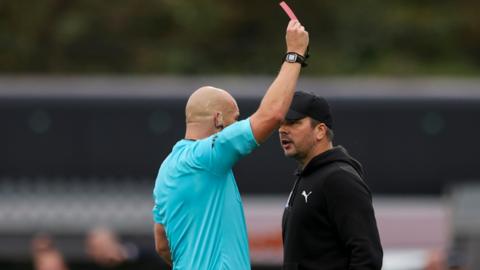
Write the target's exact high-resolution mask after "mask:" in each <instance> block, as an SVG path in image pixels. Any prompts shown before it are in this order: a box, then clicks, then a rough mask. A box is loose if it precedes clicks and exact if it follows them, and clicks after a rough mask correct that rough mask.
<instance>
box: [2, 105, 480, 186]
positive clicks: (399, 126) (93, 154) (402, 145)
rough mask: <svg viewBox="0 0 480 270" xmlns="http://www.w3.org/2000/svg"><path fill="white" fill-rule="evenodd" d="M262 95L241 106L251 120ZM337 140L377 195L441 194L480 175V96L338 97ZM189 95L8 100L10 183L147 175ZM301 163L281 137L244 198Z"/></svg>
mask: <svg viewBox="0 0 480 270" xmlns="http://www.w3.org/2000/svg"><path fill="white" fill-rule="evenodd" d="M259 101H260V100H259V99H258V100H257V99H240V100H238V103H239V106H240V110H241V114H242V118H244V117H246V116H248V115H250V114H251V113H252V112H253V111H254V110H255V109H256V107H257V105H258V103H259ZM330 101H331V104H332V107H333V112H334V116H335V144H341V145H344V146H345V147H346V148H347V149H349V151H350V152H351V154H352V155H353V156H355V157H356V158H357V159H359V160H360V161H361V162H362V163H363V165H364V167H365V169H366V172H367V182H368V183H369V184H370V187H371V189H372V190H373V192H374V193H376V194H405V193H407V194H427V193H429V194H438V193H440V192H442V191H443V190H444V188H445V187H446V185H448V184H449V183H451V182H453V181H464V180H472V179H480V170H479V168H480V159H479V158H478V153H479V150H480V143H479V142H478V141H479V139H480V127H479V124H478V123H480V120H479V119H480V100H442V99H437V100H427V99H420V100H411V99H403V100H400V99H378V98H377V99H370V100H368V99H331V100H330ZM185 102H186V99H183V98H182V99H169V100H166V99H148V100H147V99H146V100H139V99H135V100H126V99H123V100H122V99H112V100H105V99H103V100H89V99H65V100H61V99H51V100H49V99H41V100H25V99H18V100H16V99H3V100H0V130H1V132H0V177H24V176H25V177H91V176H96V177H142V178H143V177H146V178H151V179H152V181H153V179H154V178H155V176H156V172H157V170H158V167H159V165H160V163H161V161H162V159H163V158H164V157H165V156H166V155H167V153H168V152H169V150H170V149H171V147H172V145H173V144H174V143H175V142H176V141H177V140H178V139H180V138H182V137H183V135H184V113H183V111H184V106H185ZM295 167H296V164H295V162H294V161H293V160H289V159H286V158H285V157H283V155H282V151H281V149H280V146H279V144H278V136H277V134H276V133H275V134H273V136H272V138H270V139H269V141H268V142H266V143H265V144H264V145H263V146H262V147H260V148H259V149H257V150H256V151H255V152H254V153H253V154H252V155H251V156H249V157H247V158H245V159H244V160H242V161H241V162H240V163H239V164H238V165H237V166H236V167H235V172H236V176H237V180H238V184H239V187H240V190H241V192H242V193H244V194H245V193H262V194H266V193H287V192H288V191H289V189H290V187H291V185H292V183H293V176H292V173H293V171H294V169H295Z"/></svg>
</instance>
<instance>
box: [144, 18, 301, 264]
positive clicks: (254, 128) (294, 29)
mask: <svg viewBox="0 0 480 270" xmlns="http://www.w3.org/2000/svg"><path fill="white" fill-rule="evenodd" d="M308 41H309V39H308V33H307V32H306V31H305V29H304V27H303V26H302V25H301V24H300V23H299V22H298V21H296V20H295V21H290V22H289V24H288V26H287V30H286V45H287V54H286V56H285V62H284V63H283V64H282V67H281V69H280V72H279V74H278V75H277V78H276V79H275V80H274V81H273V83H272V84H271V86H270V87H269V89H268V90H267V93H266V94H265V96H264V98H263V99H262V102H261V104H260V106H259V108H258V109H257V111H256V112H255V113H254V114H253V115H251V116H250V117H249V118H247V119H245V120H242V121H237V120H238V117H239V114H240V113H239V108H238V106H237V103H236V101H235V99H234V98H233V97H232V96H231V95H230V94H229V93H228V92H227V91H225V90H222V89H218V88H215V87H211V86H206V87H202V88H200V89H198V90H196V91H195V92H194V93H193V94H192V95H191V96H190V98H189V99H188V102H187V106H186V108H185V115H186V133H185V138H184V139H183V140H180V141H179V142H177V143H176V144H175V146H174V147H173V149H172V152H171V153H170V154H169V155H168V156H167V158H166V159H165V160H164V161H163V163H162V165H161V167H160V170H159V173H158V177H157V180H156V183H155V188H154V191H153V195H154V201H155V205H154V207H153V211H152V212H153V219H154V222H155V225H154V234H155V244H156V249H157V252H158V253H159V255H160V256H161V257H162V258H163V259H164V260H165V261H166V262H167V263H168V264H171V265H172V266H173V269H189V270H190V269H195V270H197V269H201V270H203V269H215V270H221V269H232V270H242V269H250V256H249V250H248V238H247V231H246V225H245V217H244V214H243V207H242V201H241V198H240V194H239V192H238V188H237V185H236V183H235V178H234V176H233V172H232V167H233V166H234V165H235V163H236V162H237V161H238V160H239V159H240V158H242V157H244V156H246V155H248V154H249V153H250V152H251V151H252V150H253V149H255V148H256V147H258V146H259V144H261V143H262V142H263V141H265V140H266V139H267V137H268V136H269V135H270V134H271V133H272V132H273V131H274V130H276V129H277V128H278V127H279V125H280V124H281V122H282V121H283V118H284V116H285V114H286V112H287V110H288V107H289V105H290V103H291V101H292V97H293V93H294V89H295V87H296V83H297V80H298V77H299V74H300V68H301V66H302V65H303V62H304V59H305V58H304V57H303V56H304V54H305V51H306V48H307V46H308Z"/></svg>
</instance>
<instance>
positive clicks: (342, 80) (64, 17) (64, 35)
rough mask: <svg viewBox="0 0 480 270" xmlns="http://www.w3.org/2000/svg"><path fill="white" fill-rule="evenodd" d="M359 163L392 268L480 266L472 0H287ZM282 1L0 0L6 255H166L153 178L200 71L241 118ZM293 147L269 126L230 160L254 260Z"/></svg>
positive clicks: (138, 265)
mask: <svg viewBox="0 0 480 270" xmlns="http://www.w3.org/2000/svg"><path fill="white" fill-rule="evenodd" d="M288 4H289V5H290V6H291V7H292V8H293V9H294V11H295V13H296V14H297V16H298V18H299V19H300V20H301V21H302V23H303V24H304V25H305V26H306V28H307V30H308V31H309V33H310V48H309V50H310V55H311V57H310V58H309V61H308V62H309V66H308V67H307V68H305V69H304V70H303V71H302V77H301V79H300V82H299V86H298V87H299V90H303V91H311V92H314V93H316V94H318V95H322V96H325V97H326V98H327V100H328V101H329V102H330V103H331V104H332V111H333V114H334V117H335V120H336V125H335V140H334V144H341V145H344V146H346V148H347V149H349V150H350V153H351V154H352V155H353V156H354V157H356V158H357V159H359V160H360V161H361V162H362V163H363V165H364V166H365V169H366V180H367V182H368V184H369V186H370V187H371V189H372V192H373V195H374V198H373V199H374V206H375V211H376V216H377V222H378V226H379V230H380V235H381V239H382V244H383V246H384V249H385V257H384V269H385V270H395V269H398V270H407V269H409V270H418V269H428V270H434V269H477V268H480V261H479V259H478V258H480V229H479V228H480V210H479V209H478V205H480V186H479V185H478V183H479V181H480V171H479V170H478V168H479V167H480V160H479V159H478V153H479V150H480V143H479V141H478V138H480V127H479V126H478V122H479V119H480V16H478V10H480V2H478V1H473V0H460V1H438V0H437V1H429V0H425V1H418V0H417V1H379V0H364V1H353V2H352V1H351V2H339V1H336V2H332V1H324V0H320V1H288ZM287 22H288V19H287V17H286V15H285V14H284V13H283V12H282V10H281V9H280V8H279V6H278V2H277V1H251V0H245V1H232V0H223V1H219V0H208V1H207V0H197V1H183V0H175V1H174V0H137V1H131V0H130V1H127V0H118V1H115V2H111V1H92V0H82V1H75V0H68V1H67V0H43V1H31V0H25V1H13V0H3V1H0V269H2V270H3V269H6V270H9V269H37V270H66V269H70V270H75V269H167V268H166V265H165V264H164V263H163V262H162V261H161V260H160V259H159V257H158V256H157V255H156V254H155V251H154V246H153V245H154V244H153V235H152V220H151V214H150V211H151V208H152V189H153V184H154V181H155V177H156V173H157V170H158V167H159V165H160V162H161V161H162V160H163V158H164V157H165V156H166V154H167V153H168V152H169V151H170V149H171V147H172V145H173V144H174V143H175V142H176V141H177V140H178V139H180V138H182V137H183V135H184V133H183V132H184V106H185V102H186V99H187V98H188V96H189V95H190V93H191V92H192V91H194V90H195V89H197V88H198V87H200V86H202V85H214V86H217V87H221V88H224V89H227V90H229V91H230V92H231V93H232V95H233V96H234V97H235V98H236V99H237V101H238V103H239V107H240V113H241V117H240V118H245V117H247V116H248V115H250V114H251V113H252V112H253V111H254V110H255V109H256V107H257V106H258V104H259V102H260V99H261V97H262V95H263V94H264V92H265V90H266V88H267V87H268V85H269V83H270V82H271V80H272V79H273V76H274V74H275V73H276V72H277V71H278V68H279V65H280V64H281V62H282V56H283V54H284V53H285V44H284V33H285V26H286V24H287ZM295 167H296V164H295V163H294V162H293V161H291V160H287V159H286V158H284V157H283V155H282V151H281V149H280V146H279V144H278V139H277V136H276V135H275V134H274V135H273V136H272V138H271V139H269V140H268V141H267V142H266V143H265V145H264V146H262V147H261V148H260V149H258V150H257V151H256V152H255V153H253V155H251V156H249V157H247V158H246V159H245V160H242V161H241V162H240V163H239V164H238V166H237V167H236V168H235V173H236V175H237V181H238V186H239V189H240V192H241V193H242V199H243V201H244V205H245V214H246V219H247V226H248V232H249V241H250V250H251V258H252V264H253V269H257V270H260V269H278V268H279V265H280V262H281V260H282V242H281V236H280V231H281V228H280V220H281V215H282V211H283V205H284V203H285V200H286V198H287V194H288V192H289V190H290V187H291V185H292V184H293V182H292V181H293V177H292V173H293V171H294V170H295Z"/></svg>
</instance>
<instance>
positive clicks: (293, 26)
mask: <svg viewBox="0 0 480 270" xmlns="http://www.w3.org/2000/svg"><path fill="white" fill-rule="evenodd" d="M285 39H286V42H287V52H296V53H298V54H300V55H303V56H305V52H306V51H307V46H308V42H309V38H308V32H307V31H305V27H303V26H302V24H300V22H299V21H297V20H291V21H290V22H289V23H288V26H287V34H286V37H285Z"/></svg>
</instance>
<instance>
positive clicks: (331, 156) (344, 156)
mask: <svg viewBox="0 0 480 270" xmlns="http://www.w3.org/2000/svg"><path fill="white" fill-rule="evenodd" d="M333 162H345V163H348V164H350V165H351V166H352V167H353V168H354V169H355V170H356V171H357V172H358V173H359V174H360V175H361V176H363V168H362V165H361V164H360V162H358V161H357V160H355V159H354V158H352V157H351V156H350V155H349V154H348V152H347V150H346V149H345V148H344V147H343V146H340V145H339V146H335V147H333V148H332V149H329V150H327V151H325V152H323V153H320V154H319V155H317V156H315V157H314V158H312V159H311V160H310V162H308V164H307V166H305V168H304V169H303V170H301V169H297V172H296V173H295V174H296V175H298V176H305V175H308V174H310V173H312V172H314V171H316V170H317V169H319V168H320V167H323V166H325V165H327V164H330V163H333Z"/></svg>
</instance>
